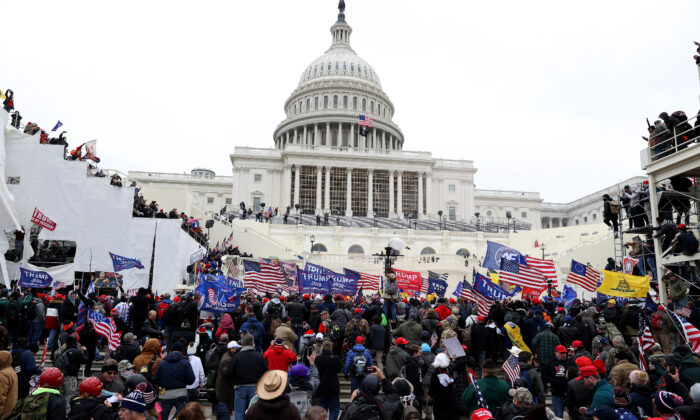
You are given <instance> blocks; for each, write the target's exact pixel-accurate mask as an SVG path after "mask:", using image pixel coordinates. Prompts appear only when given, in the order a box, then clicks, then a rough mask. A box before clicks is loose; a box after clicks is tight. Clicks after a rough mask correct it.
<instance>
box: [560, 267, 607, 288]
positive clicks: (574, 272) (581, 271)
mask: <svg viewBox="0 0 700 420" xmlns="http://www.w3.org/2000/svg"><path fill="white" fill-rule="evenodd" d="M598 280H600V271H598V270H595V269H593V268H591V267H588V266H587V265H585V264H581V263H580V262H578V261H576V260H571V271H570V272H569V276H568V277H567V278H566V281H567V283H571V284H576V285H579V286H581V287H583V288H584V289H585V290H588V291H589V292H595V291H596V289H597V288H598Z"/></svg>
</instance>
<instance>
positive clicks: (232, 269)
mask: <svg viewBox="0 0 700 420" xmlns="http://www.w3.org/2000/svg"><path fill="white" fill-rule="evenodd" d="M236 262H237V261H236V258H229V259H227V260H226V266H227V267H228V276H229V277H233V278H234V279H237V278H238V275H239V274H240V273H239V272H238V264H236Z"/></svg>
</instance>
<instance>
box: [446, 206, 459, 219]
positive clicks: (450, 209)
mask: <svg viewBox="0 0 700 420" xmlns="http://www.w3.org/2000/svg"><path fill="white" fill-rule="evenodd" d="M447 211H448V217H449V219H450V220H457V209H456V208H455V207H448V208H447Z"/></svg>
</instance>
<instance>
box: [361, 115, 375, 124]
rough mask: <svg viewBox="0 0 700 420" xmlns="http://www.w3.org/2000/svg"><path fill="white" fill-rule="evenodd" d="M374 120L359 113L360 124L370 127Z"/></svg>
mask: <svg viewBox="0 0 700 420" xmlns="http://www.w3.org/2000/svg"><path fill="white" fill-rule="evenodd" d="M373 121H374V120H373V119H372V118H370V117H368V116H366V115H362V114H360V126H365V127H371V126H372V122H373Z"/></svg>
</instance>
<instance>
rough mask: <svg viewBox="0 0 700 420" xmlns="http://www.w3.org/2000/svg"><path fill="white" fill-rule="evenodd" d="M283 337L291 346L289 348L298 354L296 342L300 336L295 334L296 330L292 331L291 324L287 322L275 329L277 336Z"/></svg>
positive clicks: (286, 343) (285, 342) (287, 344)
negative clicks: (288, 324)
mask: <svg viewBox="0 0 700 420" xmlns="http://www.w3.org/2000/svg"><path fill="white" fill-rule="evenodd" d="M278 337H279V338H281V339H282V340H283V341H284V345H285V346H287V347H289V350H291V351H292V352H293V353H295V354H296V352H297V350H296V348H295V347H294V345H295V344H296V342H297V340H298V339H299V337H298V336H297V335H296V334H294V331H292V329H291V328H289V326H287V325H286V324H282V325H280V326H279V327H277V329H276V330H275V338H278Z"/></svg>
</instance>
